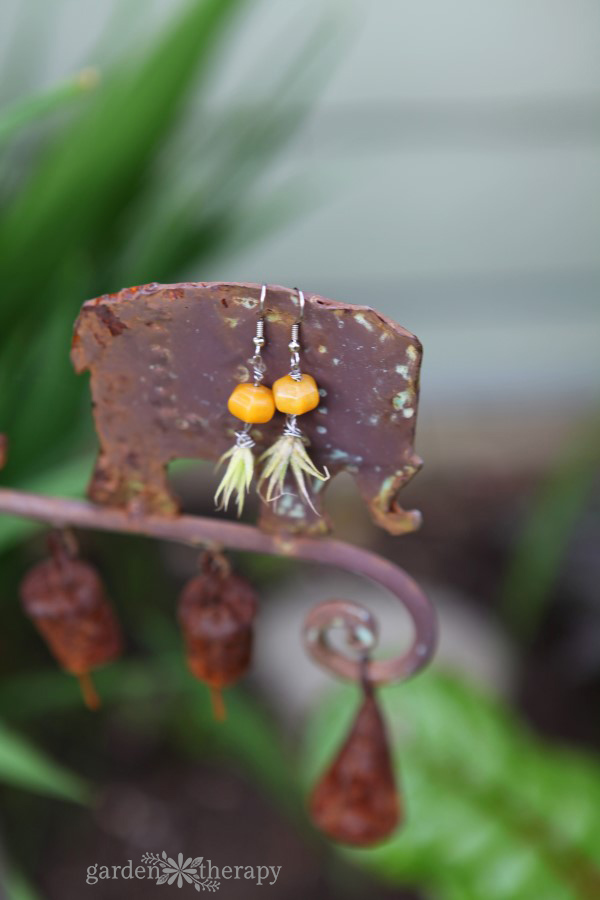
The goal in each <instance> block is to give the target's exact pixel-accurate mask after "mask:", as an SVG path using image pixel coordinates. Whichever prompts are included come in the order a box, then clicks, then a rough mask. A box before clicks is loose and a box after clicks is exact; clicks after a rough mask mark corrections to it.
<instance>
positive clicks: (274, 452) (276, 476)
mask: <svg viewBox="0 0 600 900" xmlns="http://www.w3.org/2000/svg"><path fill="white" fill-rule="evenodd" d="M259 462H262V463H263V464H264V465H263V468H262V470H261V473H260V478H259V480H258V491H259V493H261V489H262V486H263V485H264V484H265V483H266V486H267V490H266V493H265V495H264V499H265V500H266V501H267V503H272V502H274V501H275V500H277V499H278V498H279V497H281V495H282V494H283V491H284V485H285V479H286V477H287V474H288V471H290V470H291V472H292V475H293V476H294V480H295V482H296V486H297V488H298V491H299V493H300V496H301V497H302V499H303V500H304V501H305V502H306V503H307V504H308V505H309V506H310V508H311V509H312V510H313V512H315V513H316V512H317V510H316V509H315V507H314V505H313V502H312V500H311V499H310V494H309V493H308V490H307V487H306V477H308V478H317V479H318V480H319V481H327V480H328V479H329V477H330V475H329V472H328V471H327V469H325V472H324V473H323V472H319V470H318V469H317V467H316V466H315V464H314V462H313V461H312V459H311V458H310V456H309V455H308V452H307V450H306V447H305V446H304V440H303V438H300V437H293V436H291V435H283V436H282V437H280V438H279V439H278V440H276V441H275V443H274V444H273V445H272V446H271V447H269V448H268V450H265V452H264V453H263V454H262V456H261V457H260V459H259ZM261 496H262V494H261Z"/></svg>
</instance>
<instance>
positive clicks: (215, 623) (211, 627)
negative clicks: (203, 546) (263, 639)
mask: <svg viewBox="0 0 600 900" xmlns="http://www.w3.org/2000/svg"><path fill="white" fill-rule="evenodd" d="M200 566H201V572H200V574H199V575H197V576H196V577H195V578H192V579H191V581H188V583H187V584H186V586H185V587H184V589H183V591H182V593H181V597H180V601H179V622H180V624H181V629H182V632H183V638H184V641H185V646H186V655H187V662H188V666H189V668H190V671H191V672H192V674H193V675H195V676H196V678H199V679H200V680H201V681H204V682H205V683H206V684H207V685H208V686H209V687H210V689H211V696H212V700H213V709H214V713H215V718H217V719H219V720H223V719H224V718H225V707H224V705H223V699H222V696H221V691H222V689H223V688H224V687H227V686H229V685H231V684H234V683H235V682H236V681H238V679H239V678H241V677H242V676H243V675H245V674H246V671H247V670H248V667H249V665H250V659H251V655H252V641H253V629H252V623H253V621H254V617H255V615H256V611H257V601H256V594H255V593H254V591H253V589H252V588H251V586H250V585H249V584H248V582H247V581H246V580H245V579H244V578H240V576H239V575H233V574H232V573H231V570H230V567H229V564H228V563H227V560H226V559H225V558H224V557H223V556H222V555H221V554H216V553H208V552H207V553H205V554H203V556H202V557H201V560H200Z"/></svg>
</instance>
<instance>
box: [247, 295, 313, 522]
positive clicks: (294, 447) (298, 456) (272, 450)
mask: <svg viewBox="0 0 600 900" xmlns="http://www.w3.org/2000/svg"><path fill="white" fill-rule="evenodd" d="M296 290H297V291H298V289H297V288H296ZM298 300H299V303H300V315H299V317H298V319H297V320H296V322H294V324H293V325H292V333H291V340H290V342H289V344H288V347H289V349H290V353H291V359H290V373H289V375H284V376H283V378H278V379H277V381H276V382H275V383H274V384H273V399H274V401H275V406H276V407H277V409H278V410H279V412H282V413H285V414H286V421H285V427H284V429H283V434H282V436H281V437H280V438H279V439H278V440H277V441H275V443H274V444H273V446H272V447H269V449H268V450H266V451H265V452H264V453H263V454H262V456H261V457H260V460H259V461H260V462H262V463H264V466H263V469H262V472H261V475H260V478H259V482H258V490H259V492H260V490H261V487H262V485H263V484H264V483H265V482H266V483H267V490H266V494H265V499H266V500H267V502H273V501H275V500H277V499H278V498H279V497H280V496H281V495H282V493H283V487H284V484H285V479H286V475H287V473H288V470H289V469H291V470H292V473H293V475H294V479H295V481H296V485H297V487H298V490H299V492H300V495H301V496H302V497H303V498H304V500H305V501H306V502H307V503H308V505H309V506H310V507H311V509H312V510H313V511H314V512H315V513H316V512H317V510H316V509H315V507H314V505H313V503H312V501H311V499H310V495H309V493H308V490H307V488H306V482H305V476H308V477H311V478H318V480H319V481H327V480H328V479H329V477H330V475H329V471H328V470H327V468H326V467H325V466H324V467H323V468H324V470H325V473H324V474H323V473H322V472H319V470H318V469H317V467H316V466H315V464H314V463H313V461H312V459H311V458H310V456H309V455H308V452H307V450H306V444H308V439H307V438H306V437H304V435H303V434H302V432H301V431H300V429H299V428H298V425H297V423H296V418H297V416H300V415H303V414H304V413H307V412H310V411H311V410H313V409H315V408H316V407H317V406H318V405H319V400H320V396H319V389H318V387H317V383H316V381H315V379H314V378H313V377H312V375H305V374H303V373H302V371H301V369H300V340H299V338H300V325H301V324H302V319H303V318H304V294H303V292H302V291H298Z"/></svg>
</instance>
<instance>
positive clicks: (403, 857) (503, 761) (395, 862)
mask: <svg viewBox="0 0 600 900" xmlns="http://www.w3.org/2000/svg"><path fill="white" fill-rule="evenodd" d="M381 696H382V699H383V700H384V707H385V712H386V716H387V721H388V723H389V728H390V733H391V736H392V741H393V752H394V759H395V762H396V766H397V773H398V781H399V783H400V785H401V786H402V790H403V795H404V801H405V806H406V810H407V812H406V824H405V825H404V827H403V828H402V829H400V830H399V831H398V833H397V834H396V835H395V836H394V837H393V838H392V839H391V840H390V841H388V842H386V843H385V844H383V845H381V846H380V847H377V848H374V849H372V850H362V851H343V852H344V853H345V854H347V855H348V856H349V857H350V858H351V859H352V860H353V861H354V862H355V864H357V865H360V866H364V867H365V868H367V869H369V870H370V871H371V872H372V873H373V874H375V875H377V876H379V877H380V878H382V879H383V880H386V881H390V882H392V883H394V884H406V883H415V884H419V885H422V886H425V887H426V888H428V889H429V890H431V891H432V892H433V894H434V896H436V897H439V898H440V900H454V898H465V900H466V898H473V900H480V898H485V900H532V898H538V897H539V898H542V897H543V898H544V900H592V898H597V897H598V896H600V865H599V860H600V768H599V767H598V766H597V765H595V764H593V763H592V762H591V761H590V760H587V759H585V758H582V757H579V756H578V755H576V754H575V753H567V752H565V751H560V750H558V749H551V748H548V747H545V746H544V745H543V744H541V743H540V742H538V741H536V740H534V739H533V738H532V737H531V736H530V735H529V734H528V733H527V732H526V731H525V730H524V729H523V727H522V726H521V725H519V724H518V723H517V722H516V721H515V720H514V719H513V718H512V717H511V716H510V715H509V714H508V712H507V711H506V710H505V709H503V708H502V707H501V706H500V704H498V703H496V702H494V701H492V700H490V699H489V698H487V697H486V696H484V695H483V694H481V693H480V692H479V691H477V690H476V689H474V688H473V687H472V686H470V685H469V684H467V683H466V682H464V681H462V680H459V679H458V678H454V677H448V676H443V675H439V674H436V673H434V672H428V673H427V674H425V675H423V676H421V677H419V678H418V679H415V681H414V682H411V683H409V684H406V685H403V686H400V687H397V688H388V689H387V690H385V691H382V692H381ZM356 705H357V698H356V693H355V692H354V691H353V690H346V691H341V692H339V693H337V694H336V695H335V698H334V699H333V700H332V702H329V703H326V704H324V705H323V706H322V707H321V708H320V710H319V711H318V713H317V715H316V716H315V717H314V719H313V721H312V723H311V728H310V731H309V739H308V745H307V753H306V770H307V773H308V774H309V777H310V779H311V780H314V779H315V778H316V777H317V776H318V774H319V772H320V771H322V769H323V768H324V767H325V765H326V763H327V761H328V760H330V759H331V757H332V755H333V754H334V753H335V751H336V748H337V746H338V745H339V743H340V741H341V739H342V735H343V733H344V731H345V729H347V727H348V724H349V721H350V720H351V717H352V715H353V714H354V713H355V710H356Z"/></svg>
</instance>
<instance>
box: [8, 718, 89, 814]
mask: <svg viewBox="0 0 600 900" xmlns="http://www.w3.org/2000/svg"><path fill="white" fill-rule="evenodd" d="M0 781H2V782H4V783H5V784H10V785H12V786H14V787H19V788H24V789H25V790H29V791H34V792H35V793H37V794H46V795H49V796H52V797H60V798H62V799H63V800H72V801H74V802H77V803H86V802H87V800H88V799H89V791H88V788H87V787H86V785H85V783H84V782H83V780H82V779H81V778H79V777H78V776H77V775H74V774H72V773H71V772H69V771H67V770H66V769H64V768H63V767H62V766H59V765H58V763H55V762H53V761H52V760H51V759H49V758H48V757H47V756H45V755H44V754H43V753H42V751H41V750H38V749H37V747H34V746H33V745H32V744H30V743H29V741H27V740H26V739H25V738H24V737H22V736H21V735H19V734H17V733H16V732H14V731H12V730H11V729H10V728H8V727H7V726H6V725H4V724H2V723H0Z"/></svg>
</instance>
